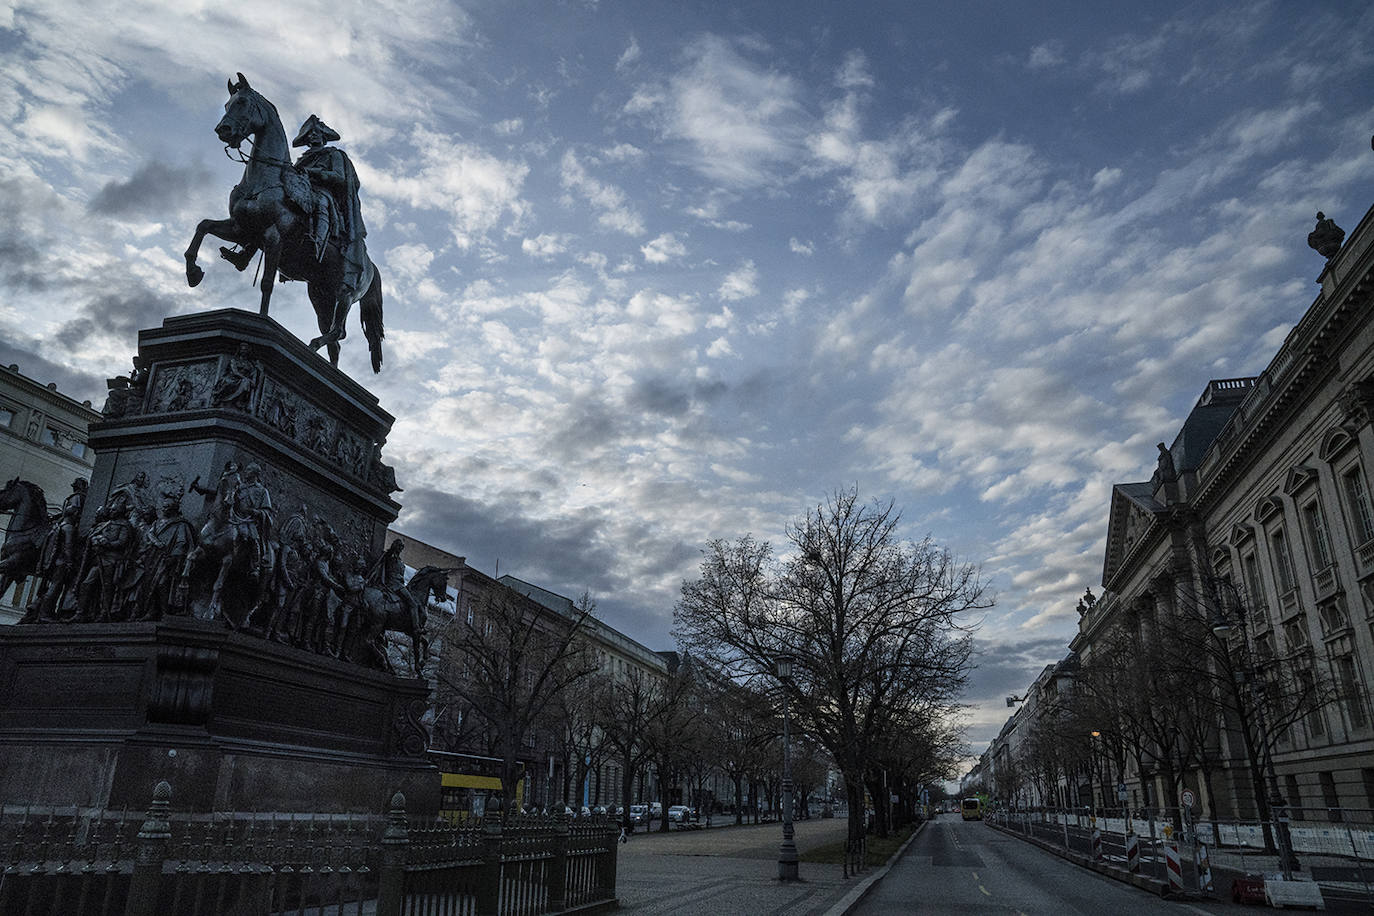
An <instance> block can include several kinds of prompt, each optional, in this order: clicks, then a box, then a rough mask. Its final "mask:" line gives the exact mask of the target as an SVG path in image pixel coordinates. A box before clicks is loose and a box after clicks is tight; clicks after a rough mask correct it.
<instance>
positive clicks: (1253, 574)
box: [1240, 553, 1265, 613]
mask: <svg viewBox="0 0 1374 916" xmlns="http://www.w3.org/2000/svg"><path fill="white" fill-rule="evenodd" d="M1240 565H1241V569H1242V572H1243V574H1244V575H1245V590H1246V591H1247V592H1249V593H1250V594H1249V595H1248V597H1249V599H1250V606H1251V607H1252V608H1253V609H1255V610H1256V611H1259V612H1260V613H1264V612H1265V608H1264V606H1265V600H1264V581H1263V580H1262V579H1260V571H1259V560H1258V559H1256V558H1255V555H1254V554H1253V553H1247V554H1246V555H1245V556H1244V557H1243V558H1242V559H1241V561H1240Z"/></svg>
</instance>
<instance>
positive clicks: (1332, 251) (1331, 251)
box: [1307, 211, 1345, 261]
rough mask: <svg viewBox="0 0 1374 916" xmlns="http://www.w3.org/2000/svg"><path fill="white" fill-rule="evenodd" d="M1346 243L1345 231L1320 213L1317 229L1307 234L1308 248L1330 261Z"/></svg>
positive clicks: (1318, 214) (1318, 213)
mask: <svg viewBox="0 0 1374 916" xmlns="http://www.w3.org/2000/svg"><path fill="white" fill-rule="evenodd" d="M1344 241H1345V230H1344V229H1342V228H1341V227H1340V226H1337V225H1336V221H1335V220H1333V219H1330V218H1329V217H1327V215H1326V214H1325V213H1322V212H1321V211H1318V212H1317V228H1315V229H1313V230H1312V231H1311V232H1309V233H1307V245H1308V247H1309V248H1311V249H1312V250H1313V251H1315V252H1316V253H1317V254H1319V255H1321V256H1322V257H1324V258H1326V259H1327V260H1328V261H1329V260H1331V259H1332V258H1334V257H1335V256H1336V253H1337V252H1339V251H1340V250H1341V243H1342V242H1344Z"/></svg>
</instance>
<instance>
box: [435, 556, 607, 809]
mask: <svg viewBox="0 0 1374 916" xmlns="http://www.w3.org/2000/svg"><path fill="white" fill-rule="evenodd" d="M595 608H596V603H595V602H594V601H592V599H591V597H590V596H589V595H586V594H583V596H582V597H581V598H580V599H579V600H578V601H577V602H576V603H575V605H574V613H573V614H572V616H564V615H563V614H560V613H558V612H556V611H553V610H550V609H549V608H546V607H544V606H542V605H540V604H539V603H537V602H535V601H533V600H530V599H528V598H526V597H525V596H524V595H521V594H519V593H518V592H516V591H514V590H513V589H510V588H507V587H506V586H504V585H500V584H497V583H493V584H491V585H490V586H489V587H488V588H487V589H485V590H484V591H483V592H482V595H481V598H480V600H479V603H478V608H476V609H475V610H474V613H473V614H472V615H471V618H470V619H468V618H463V617H456V618H454V619H453V621H452V623H450V624H449V627H448V630H447V632H446V633H445V634H444V646H445V654H444V658H443V660H442V662H441V663H440V666H439V670H438V672H437V677H438V680H439V684H440V685H441V686H442V687H443V688H444V689H445V690H446V691H448V692H450V693H451V694H452V695H453V696H454V697H456V698H457V699H458V700H459V701H460V702H461V704H462V705H463V707H464V708H465V709H466V710H467V711H468V712H469V713H470V714H473V715H476V716H480V717H481V719H482V721H483V723H484V724H485V726H486V728H487V730H488V735H489V738H490V743H491V746H492V748H493V751H494V752H495V753H496V754H497V755H498V756H499V757H500V758H501V787H502V791H503V794H504V796H505V799H506V802H507V804H506V806H505V808H506V809H507V810H508V809H509V807H510V804H509V803H510V802H511V801H512V800H514V798H515V788H516V783H517V781H518V780H519V767H518V760H517V756H518V754H519V753H520V751H521V748H522V747H525V746H526V745H527V742H528V739H529V738H530V737H531V736H532V735H533V734H534V729H535V727H536V725H537V724H538V723H539V722H540V721H541V720H542V719H543V717H544V714H545V711H546V710H547V709H548V708H549V706H550V704H551V703H554V702H555V701H556V700H557V699H558V698H559V697H560V696H561V695H562V694H563V692H564V691H566V690H568V689H569V688H571V687H572V686H573V685H575V684H577V683H579V682H580V681H581V680H582V679H583V678H585V677H587V676H588V675H589V674H591V673H592V672H593V671H595V670H596V662H595V660H594V659H593V658H592V656H591V654H590V653H589V652H588V651H587V650H586V646H585V643H584V640H583V632H584V628H585V625H586V622H587V620H588V618H589V617H590V616H591V614H592V612H593V611H594V610H595Z"/></svg>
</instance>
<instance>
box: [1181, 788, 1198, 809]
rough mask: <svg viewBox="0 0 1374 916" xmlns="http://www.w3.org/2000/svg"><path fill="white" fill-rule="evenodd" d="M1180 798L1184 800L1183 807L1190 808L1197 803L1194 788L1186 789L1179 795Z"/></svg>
mask: <svg viewBox="0 0 1374 916" xmlns="http://www.w3.org/2000/svg"><path fill="white" fill-rule="evenodd" d="M1179 800H1180V801H1181V802H1183V807H1185V808H1188V809H1190V810H1191V809H1192V808H1193V806H1194V805H1196V804H1197V796H1196V795H1194V794H1193V790H1192V789H1184V790H1183V793H1182V794H1181V795H1180V796H1179Z"/></svg>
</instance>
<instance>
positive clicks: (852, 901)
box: [822, 821, 930, 916]
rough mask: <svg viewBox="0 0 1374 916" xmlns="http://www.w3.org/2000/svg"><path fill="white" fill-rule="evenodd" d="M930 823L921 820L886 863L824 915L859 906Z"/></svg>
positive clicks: (841, 913)
mask: <svg viewBox="0 0 1374 916" xmlns="http://www.w3.org/2000/svg"><path fill="white" fill-rule="evenodd" d="M928 823H930V821H921V823H920V824H918V825H917V826H916V829H915V830H913V831H911V836H909V837H907V838H906V842H905V843H903V844H902V845H901V846H900V847H899V848H898V849H897V851H896V852H894V853H893V854H892V857H891V858H889V859H888V860H887V864H886V865H884V866H882V867H881V868H879V869H878V870H877V871H875V872H874V873H873V874H871V875H869V876H868V877H867V878H864V879H863V880H862V881H860V882H859V883H858V885H857V886H855V887H854V888H853V889H852V890H850V892H849V893H847V894H845V895H844V896H843V897H841V898H840V900H839V902H838V903H836V904H835V905H834V906H832V907H830V909H828V910H826V911H825V913H824V914H822V916H844V914H845V913H848V912H849V911H850V910H852V909H854V907H856V906H858V905H859V901H861V900H863V899H864V897H866V896H867V895H868V892H869V891H871V890H873V887H874V885H876V884H877V883H878V882H879V881H881V880H883V878H885V877H887V873H888V872H889V871H891V870H892V866H894V865H896V864H897V861H898V860H899V859H901V857H902V856H903V855H905V853H906V849H907V847H908V846H910V845H911V844H912V842H913V841H914V840H915V839H916V838H917V837H918V836H920V835H921V831H922V830H925V829H926V824H928Z"/></svg>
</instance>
